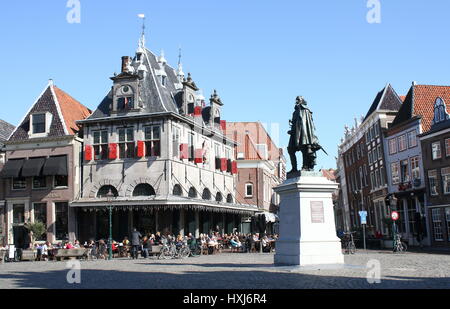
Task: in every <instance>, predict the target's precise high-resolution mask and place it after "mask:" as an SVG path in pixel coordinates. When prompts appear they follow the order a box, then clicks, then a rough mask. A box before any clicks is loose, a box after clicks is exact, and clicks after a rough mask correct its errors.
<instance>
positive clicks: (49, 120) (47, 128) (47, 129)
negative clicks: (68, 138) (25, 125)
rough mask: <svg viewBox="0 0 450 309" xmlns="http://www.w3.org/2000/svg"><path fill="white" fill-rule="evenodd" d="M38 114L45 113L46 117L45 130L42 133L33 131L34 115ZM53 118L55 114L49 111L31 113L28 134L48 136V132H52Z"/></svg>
mask: <svg viewBox="0 0 450 309" xmlns="http://www.w3.org/2000/svg"><path fill="white" fill-rule="evenodd" d="M36 115H44V118H45V124H44V126H45V132H41V133H34V132H33V117H34V116H36ZM52 120H53V115H52V114H51V113H49V112H40V113H39V112H37V113H33V114H31V115H30V128H29V131H28V136H29V137H30V138H40V137H47V136H48V133H49V132H50V126H51V124H52Z"/></svg>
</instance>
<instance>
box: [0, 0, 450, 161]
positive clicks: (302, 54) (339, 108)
mask: <svg viewBox="0 0 450 309" xmlns="http://www.w3.org/2000/svg"><path fill="white" fill-rule="evenodd" d="M80 3H81V23H79V24H69V23H68V22H67V20H66V15H67V13H68V12H69V10H70V9H69V8H67V7H66V4H67V0H47V1H29V2H28V1H27V2H26V1H8V3H7V4H3V5H2V12H3V14H2V17H1V18H0V29H1V30H0V31H1V34H2V35H1V48H0V58H1V59H2V61H1V66H2V73H3V74H2V75H1V77H0V81H1V84H2V85H3V89H4V91H3V97H2V102H1V106H2V107H3V108H2V110H1V111H0V118H1V119H4V120H6V121H8V122H10V123H12V124H14V125H17V124H18V122H19V121H20V119H21V118H22V117H23V115H24V114H25V113H26V111H27V110H28V108H29V107H30V105H31V104H32V103H33V102H34V100H35V99H36V97H37V96H38V95H39V93H40V92H41V91H42V90H43V88H44V87H45V85H46V84H47V81H48V79H49V78H52V79H54V81H55V83H56V85H57V86H58V87H60V88H61V89H63V90H65V91H67V92H68V93H70V94H71V95H72V96H74V97H75V98H76V99H78V100H79V101H80V102H81V103H83V104H84V105H86V106H88V107H89V108H91V109H95V107H96V106H97V105H98V103H99V102H100V100H101V99H102V98H103V97H104V95H105V94H106V93H107V92H108V89H109V88H110V87H111V80H110V79H109V77H111V76H112V75H113V73H114V72H118V71H119V70H120V58H121V56H124V55H130V56H131V55H133V54H134V51H135V50H136V47H137V42H138V38H139V34H140V31H141V30H140V27H141V26H140V25H141V22H140V20H139V19H138V18H137V14H138V13H145V14H146V16H147V47H148V48H150V49H151V50H152V51H154V52H156V53H159V51H160V50H161V49H164V52H165V56H166V59H167V60H168V61H169V64H171V65H172V66H175V65H176V63H177V61H178V47H179V46H181V47H182V50H183V51H182V53H183V58H182V62H183V66H184V71H185V72H186V73H187V72H191V73H192V76H193V78H194V81H195V82H196V83H197V85H198V86H199V87H200V88H202V89H203V92H204V95H205V96H206V97H209V95H210V94H211V92H212V91H213V89H217V91H218V93H219V95H220V96H221V98H222V101H223V102H224V104H225V105H224V110H223V118H224V119H226V120H227V121H257V120H259V121H261V122H263V123H267V124H268V127H269V129H270V128H271V126H272V124H279V127H280V131H279V133H275V134H274V135H277V134H278V135H279V137H280V142H279V144H280V145H279V146H282V147H286V145H287V142H288V135H287V134H286V132H287V130H288V119H289V118H290V117H291V115H292V111H293V106H294V102H295V97H296V96H297V95H302V96H304V97H305V98H306V100H307V101H308V104H309V106H310V108H311V109H312V110H313V112H314V120H315V122H316V127H317V135H318V137H319V140H320V141H321V143H322V144H323V146H324V148H325V149H326V150H327V151H328V153H329V154H330V155H329V156H328V157H327V156H325V155H324V154H323V153H321V154H320V155H319V158H318V167H319V168H320V167H324V168H329V167H334V166H335V160H334V157H335V156H336V154H337V144H338V143H339V140H340V138H341V137H342V135H343V130H344V125H345V124H352V123H353V122H354V120H353V118H354V117H355V116H357V117H358V118H359V116H360V115H363V114H365V113H366V112H367V110H368V108H369V106H370V104H371V102H372V101H373V99H374V97H375V95H376V93H377V92H378V91H379V90H381V89H382V88H383V87H384V86H385V85H386V83H388V82H390V83H391V84H392V85H393V87H394V88H395V89H396V91H397V92H398V93H399V94H400V95H402V94H406V92H407V90H408V88H409V87H410V85H411V82H412V81H414V80H415V81H417V82H418V83H423V84H442V85H449V84H450V81H449V79H450V76H449V72H450V70H449V69H450V58H449V45H450V44H449V43H448V42H449V36H448V29H450V19H449V18H448V12H450V2H449V1H448V0H435V1H419V0H417V1H411V0H395V1H393V0H380V3H381V23H380V24H369V23H368V22H367V21H366V15H367V12H368V11H369V9H368V8H367V7H366V5H367V1H366V0H348V1H331V0H330V1H324V0H322V1H301V0H292V1H287V0H285V1H282V0H280V1H273V0H272V1H269V0H245V1H242V0H228V1H211V0H192V1H181V0H172V1H153V0H151V1H149V0H128V1H114V0H108V1H106V0H96V1H92V0H80Z"/></svg>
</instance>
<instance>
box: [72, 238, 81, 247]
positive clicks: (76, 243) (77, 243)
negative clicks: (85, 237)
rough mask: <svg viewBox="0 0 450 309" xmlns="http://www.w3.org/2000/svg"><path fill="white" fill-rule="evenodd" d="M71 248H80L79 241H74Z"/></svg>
mask: <svg viewBox="0 0 450 309" xmlns="http://www.w3.org/2000/svg"><path fill="white" fill-rule="evenodd" d="M73 247H74V248H77V249H78V248H81V246H80V241H79V240H78V239H76V240H75V243H74V244H73Z"/></svg>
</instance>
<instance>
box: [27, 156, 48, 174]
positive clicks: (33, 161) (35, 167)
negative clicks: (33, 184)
mask: <svg viewBox="0 0 450 309" xmlns="http://www.w3.org/2000/svg"><path fill="white" fill-rule="evenodd" d="M44 163H45V158H30V159H28V160H26V161H25V163H24V164H23V167H22V177H35V176H40V175H41V171H42V167H43V166H44Z"/></svg>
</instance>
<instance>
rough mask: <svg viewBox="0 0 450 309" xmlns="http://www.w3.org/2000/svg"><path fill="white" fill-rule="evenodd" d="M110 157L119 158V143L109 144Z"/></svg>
mask: <svg viewBox="0 0 450 309" xmlns="http://www.w3.org/2000/svg"><path fill="white" fill-rule="evenodd" d="M109 159H110V160H115V159H117V144H114V143H111V144H109Z"/></svg>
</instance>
